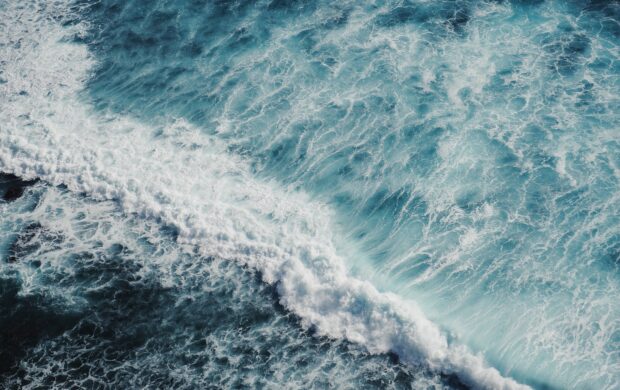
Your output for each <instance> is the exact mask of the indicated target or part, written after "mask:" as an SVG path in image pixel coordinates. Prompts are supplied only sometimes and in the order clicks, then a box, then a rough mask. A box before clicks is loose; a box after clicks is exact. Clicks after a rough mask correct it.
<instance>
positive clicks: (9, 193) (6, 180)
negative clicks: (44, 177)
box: [0, 172, 37, 202]
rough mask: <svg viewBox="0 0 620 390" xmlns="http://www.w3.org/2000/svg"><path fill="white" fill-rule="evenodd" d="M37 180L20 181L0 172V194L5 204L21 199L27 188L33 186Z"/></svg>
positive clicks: (13, 176) (15, 177)
mask: <svg viewBox="0 0 620 390" xmlns="http://www.w3.org/2000/svg"><path fill="white" fill-rule="evenodd" d="M36 182H37V180H22V179H20V178H19V177H17V176H15V175H12V174H9V173H2V172H0V194H2V195H1V198H2V200H3V201H5V202H12V201H14V200H17V199H19V198H21V197H22V195H23V194H24V190H25V189H26V188H27V187H30V186H32V185H34V184H35V183H36Z"/></svg>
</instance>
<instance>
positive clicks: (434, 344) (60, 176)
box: [0, 1, 526, 389]
mask: <svg viewBox="0 0 620 390" xmlns="http://www.w3.org/2000/svg"><path fill="white" fill-rule="evenodd" d="M69 5H70V3H69V2H67V1H57V2H54V3H46V2H29V3H28V4H26V5H17V4H14V3H9V4H5V5H4V6H3V7H2V10H1V11H0V16H1V17H0V19H1V20H2V21H3V22H2V23H3V26H2V29H3V31H5V34H3V36H1V37H0V45H1V46H0V57H1V58H3V59H4V62H3V65H2V66H3V68H2V75H1V77H2V79H3V83H2V84H1V85H0V93H1V95H2V96H3V97H2V100H0V104H1V108H0V123H1V125H0V126H1V127H0V168H1V169H2V170H4V171H8V172H12V173H14V174H16V175H19V176H22V177H25V178H34V177H40V178H42V179H44V180H47V181H49V182H51V183H54V184H65V185H67V186H68V188H69V189H71V190H72V191H74V192H83V193H86V194H88V195H90V196H91V197H93V198H95V199H101V200H103V199H115V200H117V201H118V202H119V203H120V204H121V205H122V208H123V210H124V211H125V212H127V213H137V214H138V215H140V216H143V217H144V218H149V219H154V220H159V221H162V222H164V223H167V224H173V225H175V226H176V227H177V228H178V229H179V230H180V236H179V241H180V242H183V243H190V244H194V245H196V246H197V247H199V248H200V250H201V251H202V252H203V253H204V254H206V255H210V256H216V257H219V258H223V259H229V260H235V261H239V262H241V263H243V264H247V265H249V266H251V267H254V268H256V269H258V270H260V271H261V273H262V275H263V279H264V280H265V281H266V282H267V283H276V284H277V286H278V291H279V293H280V300H281V303H282V304H283V305H284V306H285V307H286V308H288V309H289V310H291V311H292V312H294V313H295V314H297V315H298V316H299V317H300V318H301V319H302V322H303V324H304V325H305V326H307V327H309V326H314V327H316V329H317V331H318V333H319V334H321V335H327V336H330V337H335V338H345V339H348V340H351V341H354V342H358V343H361V344H363V345H365V346H366V347H367V349H368V350H369V351H370V352H372V353H379V352H387V351H394V352H396V353H397V354H398V355H399V356H400V357H401V359H403V360H404V361H406V362H410V363H423V364H428V365H429V366H430V367H431V368H434V369H437V370H440V371H442V372H446V373H455V374H457V375H458V376H459V378H460V379H461V380H462V381H463V382H465V383H467V384H469V385H472V386H474V387H479V388H488V389H500V388H504V389H512V388H515V389H516V388H526V386H523V385H520V384H518V383H516V382H515V381H514V380H512V379H510V378H505V377H502V375H501V374H500V373H499V372H498V371H497V370H496V369H494V368H491V367H489V366H487V365H486V364H485V363H484V361H483V358H482V357H480V356H475V355H472V354H470V353H469V352H467V350H466V349H465V348H464V347H461V346H455V345H451V344H450V343H449V342H448V341H447V339H446V337H445V336H444V335H442V333H441V332H440V330H439V329H438V328H437V326H435V325H434V324H433V323H431V322H430V321H429V320H427V319H426V318H425V317H424V315H423V314H422V313H421V312H420V310H419V309H418V308H417V307H416V305H415V304H414V303H413V302H409V301H407V302H405V301H403V300H402V299H400V298H398V297H397V296H395V295H392V294H385V293H380V292H378V291H377V290H376V288H375V287H373V285H371V284H370V283H367V282H362V281H359V280H356V279H352V278H350V277H348V276H347V273H346V271H345V268H344V266H343V262H342V260H341V259H340V257H339V255H338V254H337V253H336V251H335V249H334V247H333V245H332V243H331V238H330V236H331V234H330V231H329V228H328V227H329V220H330V216H329V210H327V209H325V208H324V207H323V206H322V205H320V204H316V203H313V202H311V201H310V200H309V199H308V198H307V197H306V196H305V195H304V194H302V193H291V192H288V191H286V190H284V189H282V188H279V187H278V186H277V185H276V184H275V183H264V182H261V181H258V180H256V179H255V178H253V177H252V176H251V175H250V174H249V169H248V168H247V167H246V165H245V163H244V162H243V161H242V160H240V159H238V158H235V157H234V156H231V155H229V154H227V153H226V151H225V145H222V144H220V143H218V142H216V141H215V140H213V139H211V138H209V137H207V136H205V135H204V134H201V132H200V131H199V130H197V129H195V128H192V126H190V125H188V124H187V123H185V122H183V121H181V120H179V121H175V122H174V123H172V124H170V125H169V126H165V127H162V128H152V127H149V126H146V125H143V124H141V123H138V122H136V121H134V120H132V119H130V118H123V117H117V116H113V115H100V114H95V113H94V112H93V111H92V110H91V108H90V107H89V106H87V105H84V104H82V103H81V102H80V101H79V99H78V94H79V92H80V90H81V89H82V87H83V84H84V82H85V81H86V80H87V79H88V77H89V72H90V70H91V69H92V67H93V66H94V60H93V57H92V56H91V54H90V53H89V51H88V49H87V47H86V46H85V45H81V44H76V43H71V42H70V40H71V38H72V37H73V36H79V35H80V34H81V33H82V32H83V31H84V28H85V26H84V25H83V24H81V23H73V24H71V23H68V25H69V27H66V28H62V27H61V26H60V25H59V21H58V20H59V19H71V18H76V15H71V14H69V12H68V11H67V10H68V8H69Z"/></svg>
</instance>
